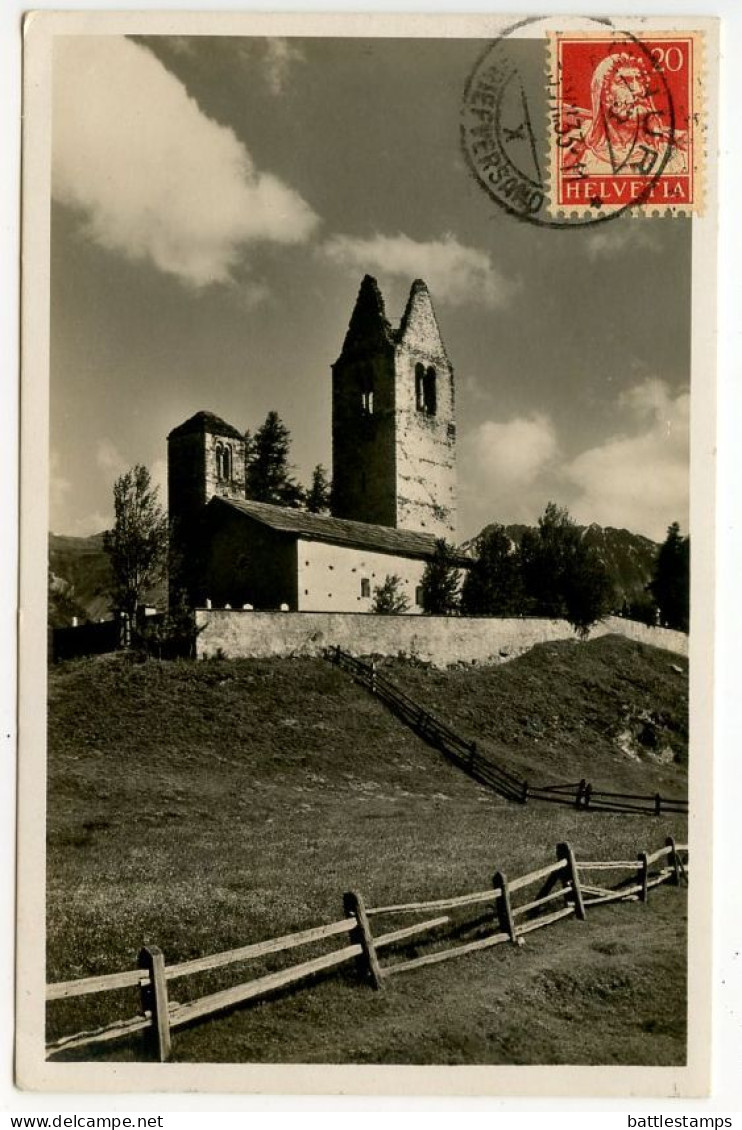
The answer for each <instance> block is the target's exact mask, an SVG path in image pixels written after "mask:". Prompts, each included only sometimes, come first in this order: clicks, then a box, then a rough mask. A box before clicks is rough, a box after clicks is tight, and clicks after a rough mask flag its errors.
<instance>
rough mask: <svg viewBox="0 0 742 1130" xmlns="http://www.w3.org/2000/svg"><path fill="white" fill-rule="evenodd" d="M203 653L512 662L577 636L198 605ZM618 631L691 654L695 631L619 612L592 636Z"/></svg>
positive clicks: (526, 623) (562, 626)
mask: <svg viewBox="0 0 742 1130" xmlns="http://www.w3.org/2000/svg"><path fill="white" fill-rule="evenodd" d="M196 624H197V626H198V627H199V628H200V629H203V630H202V631H200V632H199V635H198V639H197V641H196V651H197V654H198V656H199V658H208V657H209V656H214V655H216V654H217V653H218V652H220V653H221V654H223V655H224V656H226V657H227V658H230V659H252V658H255V659H258V658H267V657H269V656H297V655H298V656H308V657H309V656H321V655H322V654H323V653H324V651H325V649H326V648H328V647H335V646H339V647H342V648H343V649H344V650H346V651H349V652H350V653H351V654H352V655H357V656H362V655H374V654H376V655H399V654H403V655H407V656H410V657H414V658H416V659H419V660H420V661H422V662H426V663H432V664H433V665H434V666H438V667H445V666H447V665H448V664H452V663H504V662H506V661H507V660H509V659H514V658H515V657H516V656H518V655H522V654H523V653H524V652H526V651H529V650H530V649H531V648H532V647H534V646H535V645H536V644H539V643H546V642H548V641H550V640H577V637H576V636H575V633H574V632H573V630H572V628H571V627H570V626H569V624H568V623H567V622H566V620H541V619H527V620H521V619H494V618H493V619H489V618H476V619H475V618H467V617H463V616H462V617H455V616H454V617H445V616H368V615H364V614H362V613H361V614H358V613H333V612H299V613H293V614H292V613H290V612H289V613H283V614H281V613H271V612H235V611H228V610H227V611H225V610H223V609H211V610H209V611H205V610H198V611H197V612H196ZM609 633H617V634H619V635H623V636H626V637H628V638H629V639H632V640H635V641H636V642H638V643H644V644H650V645H651V646H653V647H659V648H663V649H664V650H665V651H669V652H673V653H675V654H677V655H687V654H688V637H687V636H686V635H684V634H683V633H682V632H673V631H670V630H668V629H666V628H647V627H645V625H644V624H639V623H637V622H636V621H634V620H624V619H622V618H621V617H616V616H612V617H609V618H608V619H607V620H605V621H604V622H603V623H602V624H598V625H597V626H596V627H594V628H593V629H592V631H591V633H590V639H594V638H595V637H597V636H603V635H607V634H609Z"/></svg>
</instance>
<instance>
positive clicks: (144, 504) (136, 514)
mask: <svg viewBox="0 0 742 1130" xmlns="http://www.w3.org/2000/svg"><path fill="white" fill-rule="evenodd" d="M158 493H159V492H158V488H157V487H153V486H152V482H151V479H150V474H149V471H148V470H147V468H146V467H143V466H142V465H141V464H139V463H138V464H136V466H134V467H132V469H131V470H130V471H127V472H126V473H125V474H123V475H121V476H120V477H119V478H118V479H116V482H115V483H114V486H113V504H114V514H115V521H114V527H113V529H112V530H107V531H106V533H105V534H104V535H103V548H104V549H105V551H106V553H107V554H108V556H109V558H110V560H111V571H112V573H113V581H112V585H111V590H110V595H111V603H112V606H113V609H114V610H115V611H120V612H125V613H126V614H127V616H129V617H130V620H132V621H133V619H134V617H135V615H136V610H137V607H138V606H139V605H140V604H142V603H143V602H144V597H145V594H146V592H147V590H148V589H150V588H152V587H153V586H154V585H156V584H158V583H159V582H160V581H161V580H163V578H164V577H165V575H166V573H167V566H168V544H169V537H168V520H167V517H166V515H165V513H164V512H163V509H162V507H161V506H160V503H159V499H158Z"/></svg>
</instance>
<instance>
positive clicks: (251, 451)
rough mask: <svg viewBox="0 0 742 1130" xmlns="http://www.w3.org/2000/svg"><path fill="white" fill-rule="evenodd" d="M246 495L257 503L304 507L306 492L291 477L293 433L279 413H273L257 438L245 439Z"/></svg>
mask: <svg viewBox="0 0 742 1130" xmlns="http://www.w3.org/2000/svg"><path fill="white" fill-rule="evenodd" d="M245 446H246V458H247V475H246V484H245V485H246V494H247V497H248V498H252V499H254V500H255V502H270V503H272V504H273V505H275V506H292V507H297V506H300V505H301V503H302V501H303V497H304V495H303V491H302V489H301V487H300V486H299V484H298V483H297V482H296V481H295V480H294V479H293V478H292V476H291V466H290V464H289V449H290V447H291V434H290V432H289V430H288V428H287V427H286V425H285V424H284V423H283V421H282V420H281V418H280V416H279V415H278V413H277V412H269V413H268V415H267V416H266V418H265V423H264V424H263V425H262V426H261V427H259V428H258V430H257V431H256V433H255V435H254V436H252V437H250V436H249V434H248V435H246V437H245Z"/></svg>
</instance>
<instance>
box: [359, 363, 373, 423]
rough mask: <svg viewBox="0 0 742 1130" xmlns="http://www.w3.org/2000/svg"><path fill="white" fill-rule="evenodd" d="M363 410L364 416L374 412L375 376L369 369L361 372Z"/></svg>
mask: <svg viewBox="0 0 742 1130" xmlns="http://www.w3.org/2000/svg"><path fill="white" fill-rule="evenodd" d="M361 412H362V413H363V415H364V416H373V414H374V378H373V373H372V372H370V371H369V370H368V369H365V370H364V371H363V372H362V373H361Z"/></svg>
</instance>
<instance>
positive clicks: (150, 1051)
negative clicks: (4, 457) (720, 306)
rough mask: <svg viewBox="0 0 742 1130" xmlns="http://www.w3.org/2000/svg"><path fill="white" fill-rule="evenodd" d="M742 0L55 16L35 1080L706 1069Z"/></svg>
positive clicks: (546, 1081)
mask: <svg viewBox="0 0 742 1130" xmlns="http://www.w3.org/2000/svg"><path fill="white" fill-rule="evenodd" d="M230 21H231V22H230ZM716 36H717V29H716V25H715V22H714V21H713V20H705V19H690V18H682V19H681V18H678V19H675V20H673V19H671V18H669V17H662V19H659V18H655V19H648V18H644V19H641V18H639V17H637V18H632V19H628V18H624V19H623V20H619V19H616V20H608V19H600V20H598V19H588V18H587V17H581V18H576V19H574V20H569V19H567V18H566V17H550V18H548V19H540V20H539V19H535V18H534V19H531V20H520V21H517V20H510V21H508V20H507V19H506V18H504V17H499V18H497V17H474V16H471V17H432V16H428V17H426V16H417V17H396V18H392V17H380V16H377V17H372V16H365V17H364V16H344V17H340V16H335V17H330V16H325V17H314V18H311V17H308V16H289V15H284V16H281V17H278V16H273V17H271V16H269V15H266V14H263V15H260V16H257V15H254V16H252V17H249V16H247V15H243V16H241V17H239V18H237V17H226V16H225V17H224V18H223V19H221V20H219V19H217V18H216V17H215V16H205V15H204V14H201V16H200V17H199V16H198V15H193V14H192V15H191V16H190V17H186V16H185V14H184V15H183V16H182V17H180V16H177V15H172V14H171V15H170V16H169V17H165V16H164V15H163V16H162V17H161V18H160V19H159V20H156V19H148V18H147V17H146V16H145V15H144V14H140V15H138V16H135V15H133V14H132V15H129V16H126V15H124V14H119V15H118V16H117V17H115V18H114V17H113V16H112V17H111V18H110V22H109V23H106V17H105V16H104V15H103V14H102V13H98V14H97V17H96V16H95V14H91V13H88V14H87V15H86V16H82V15H81V14H76V15H74V14H64V13H59V14H51V15H50V14H44V13H37V14H36V15H34V16H31V17H29V18H28V21H27V27H26V53H27V76H26V82H27V107H28V119H27V124H26V129H27V135H26V138H25V139H24V144H25V145H27V146H28V149H27V151H24V152H27V153H28V159H27V162H26V166H25V169H24V173H25V177H26V180H25V182H24V201H28V208H27V212H26V215H25V216H24V223H25V225H26V227H25V229H24V230H25V233H26V234H25V243H24V253H26V254H27V255H28V264H29V274H28V276H27V280H30V281H27V280H25V281H26V285H27V286H28V288H29V289H28V291H27V294H28V295H29V297H28V300H27V305H26V309H25V311H24V322H23V334H24V340H25V342H26V346H27V349H26V356H25V358H24V377H23V379H24V397H25V400H24V403H23V405H22V412H23V419H22V425H23V432H22V441H21V442H22V449H21V458H22V482H21V486H22V494H21V507H22V531H21V532H22V535H24V537H25V538H26V539H27V540H26V541H25V542H24V544H27V545H29V546H31V547H33V549H32V550H31V551H29V552H27V555H26V558H25V562H24V559H23V551H22V568H23V570H24V572H23V574H22V579H21V584H22V591H23V585H24V584H25V585H29V586H30V585H36V586H37V588H38V586H39V585H40V584H43V586H44V593H42V594H41V599H40V600H39V601H38V602H37V604H36V605H35V606H34V607H35V609H36V611H35V613H34V617H33V618H32V619H31V620H30V622H29V624H28V626H27V631H28V633H29V634H28V636H27V647H26V652H25V660H24V652H23V637H22V644H21V646H22V653H21V655H22V658H21V694H22V700H21V717H22V718H23V717H24V716H25V717H28V724H27V728H26V729H25V731H24V729H23V725H22V728H21V735H22V742H23V741H25V743H26V744H25V747H24V746H23V745H22V749H24V748H25V761H23V763H22V771H21V777H20V781H19V787H20V820H21V824H20V833H21V841H20V853H21V854H20V878H19V882H20V888H19V930H20V931H21V932H23V931H27V933H22V934H21V935H19V938H20V937H21V936H23V937H24V938H28V944H27V945H26V946H24V947H23V956H22V960H21V965H20V976H21V984H22V986H23V993H22V997H21V998H20V1004H19V1009H18V1015H17V1022H16V1023H17V1033H18V1034H17V1041H18V1044H17V1047H18V1063H19V1077H20V1083H21V1085H22V1086H24V1085H25V1086H29V1087H31V1088H37V1089H41V1090H43V1089H49V1088H52V1087H64V1089H75V1088H79V1089H83V1090H85V1089H89V1090H95V1089H96V1088H98V1087H100V1088H101V1089H107V1088H112V1089H116V1088H118V1089H124V1090H133V1091H135V1090H137V1089H139V1088H141V1087H142V1086H144V1085H145V1082H146V1085H147V1086H148V1087H150V1088H151V1089H153V1090H158V1089H163V1090H167V1089H177V1088H180V1087H183V1086H187V1087H188V1088H189V1089H194V1090H206V1091H208V1090H215V1089H218V1088H221V1089H226V1090H240V1089H242V1090H245V1091H255V1090H261V1089H263V1088H268V1089H270V1090H271V1091H273V1092H278V1091H283V1092H292V1090H293V1089H294V1088H296V1089H302V1088H303V1089H306V1090H316V1091H327V1092H333V1091H338V1090H341V1089H345V1090H348V1089H351V1090H352V1089H353V1088H356V1089H358V1090H360V1091H385V1090H387V1091H399V1090H402V1089H404V1088H405V1087H408V1088H411V1087H412V1085H411V1084H410V1083H405V1082H404V1080H405V1078H410V1079H414V1080H415V1083H414V1087H417V1088H419V1089H422V1090H423V1091H433V1092H435V1091H440V1090H448V1089H451V1090H453V1091H455V1092H458V1093H460V1094H520V1093H531V1094H540V1093H541V1094H565V1093H566V1094H570V1093H572V1094H610V1095H618V1096H621V1095H626V1094H629V1093H631V1094H643V1095H654V1096H659V1097H664V1096H668V1095H670V1094H673V1093H674V1094H680V1095H687V1096H699V1095H703V1094H705V1093H706V1091H707V1090H708V1085H709V1071H710V1060H709V1030H710V1029H709V1025H710V1001H709V993H710V978H709V970H710V966H709V953H710V945H711V942H710V922H711V905H710V894H709V882H708V875H709V868H710V847H709V835H710V759H709V758H707V757H705V753H706V752H707V750H708V748H709V741H710V720H709V717H708V713H707V712H708V709H709V708H710V699H711V680H712V678H713V672H712V665H711V662H710V657H711V654H712V652H711V648H712V635H711V633H712V621H711V615H710V610H712V608H713V531H714V512H713V459H712V456H711V454H710V453H711V451H712V448H713V444H714V424H713V405H714V356H713V351H714V337H713V315H714V288H713V278H714V270H715V246H714V239H715V234H714V233H715V200H716V197H715V173H716V170H715V160H714V156H713V153H714V144H715V143H714V138H715V120H714V113H713V110H714V105H715V92H716V66H717V55H718V48H717V39H716ZM565 201H566V203H565ZM39 460H40V462H39ZM38 466H41V467H43V468H44V470H43V473H39V472H38V471H37V467H38ZM47 495H48V500H47ZM24 522H25V533H24V526H23V523H24ZM32 687H35V688H36V693H35V694H33V696H31V690H32ZM24 690H25V693H26V700H25V706H24V701H23V694H24ZM689 693H690V696H691V697H690V702H691V709H689ZM31 703H32V705H31ZM24 711H25V715H24ZM24 734H25V737H24ZM42 840H43V841H44V843H45V848H43V851H42ZM32 923H33V930H31V924H32ZM40 923H43V924H44V925H43V929H41V930H40V929H39V924H40ZM19 944H20V943H19ZM555 1068H563V1069H565V1070H564V1072H563V1073H561V1074H560V1073H558V1072H554V1071H552V1072H551V1074H548V1075H546V1074H544V1072H543V1071H542V1070H541V1069H555ZM410 1069H413V1074H412V1075H407V1074H406V1072H408V1071H409V1070H410ZM453 1069H455V1070H453ZM566 1069H569V1070H566ZM629 1069H633V1070H629ZM231 1072H233V1074H232V1073H231ZM413 1089H414V1088H413Z"/></svg>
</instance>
